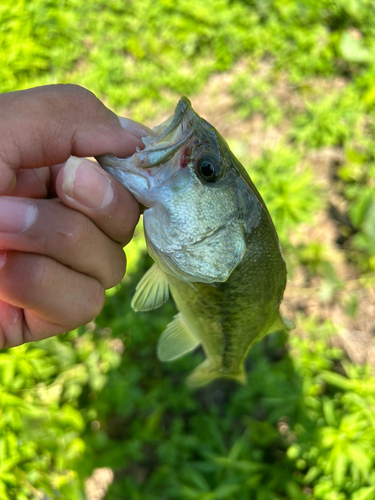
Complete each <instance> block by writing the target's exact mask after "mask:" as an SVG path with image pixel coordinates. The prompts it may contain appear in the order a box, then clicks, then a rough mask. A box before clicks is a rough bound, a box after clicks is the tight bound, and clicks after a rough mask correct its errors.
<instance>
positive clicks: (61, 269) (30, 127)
mask: <svg viewBox="0 0 375 500" xmlns="http://www.w3.org/2000/svg"><path fill="white" fill-rule="evenodd" d="M0 110H1V113H0V349H1V348H3V347H13V346H16V345H19V344H22V343H23V342H29V341H33V340H40V339H43V338H46V337H48V336H51V335H56V334H59V333H63V332H66V331H69V330H71V329H74V328H76V327H78V326H80V325H82V324H85V323H87V322H88V321H90V320H91V319H93V318H94V317H95V316H96V315H97V314H98V313H99V312H100V311H101V309H102V307H103V304H104V300H105V292H104V291H105V289H107V288H110V287H112V286H114V285H115V284H117V283H118V282H119V281H120V280H121V279H122V277H123V275H124V272H125V255H124V252H123V250H122V246H123V245H125V244H126V243H128V242H129V241H130V239H131V237H132V234H133V231H134V227H135V225H136V223H137V221H138V218H139V205H138V203H137V201H136V200H135V199H134V197H133V196H132V195H131V194H130V193H129V191H127V190H126V189H125V188H124V187H123V186H122V185H121V184H120V183H119V182H117V181H116V180H115V179H113V178H112V177H110V176H109V175H108V174H107V173H106V172H105V171H104V170H102V169H101V168H100V167H99V166H98V165H97V164H96V163H94V162H89V161H88V160H81V159H79V158H76V157H85V156H97V155H100V154H104V153H112V154H115V155H116V156H119V157H126V156H129V155H131V154H133V153H134V152H135V149H136V147H140V148H142V147H143V144H142V142H141V140H140V137H141V136H142V135H147V132H146V133H145V132H143V131H142V128H141V126H140V125H139V127H138V126H137V124H134V123H131V122H129V123H128V127H127V128H128V129H129V130H130V132H131V133H129V132H127V131H126V130H124V129H123V128H122V127H121V126H120V124H119V121H118V119H117V117H116V115H114V114H113V113H112V112H111V111H109V110H108V109H107V108H106V107H105V106H104V105H103V104H102V103H101V102H100V101H99V100H98V99H97V98H96V97H95V96H94V95H93V94H91V93H90V92H89V91H87V90H85V89H83V88H81V87H78V86H75V85H53V86H46V87H38V88H35V89H29V90H25V91H19V92H12V93H8V94H2V95H0ZM123 124H124V125H125V126H126V120H125V121H124V122H123ZM129 124H130V125H129ZM143 130H145V128H144V129H143ZM71 155H74V156H73V157H71V158H69V157H70V156H71ZM67 160H68V161H67ZM65 162H66V163H65ZM56 195H57V196H58V198H57V197H56Z"/></svg>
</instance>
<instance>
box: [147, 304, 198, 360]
mask: <svg viewBox="0 0 375 500" xmlns="http://www.w3.org/2000/svg"><path fill="white" fill-rule="evenodd" d="M199 344H200V341H199V340H198V339H197V338H196V337H195V335H194V334H193V333H192V332H191V331H190V329H189V327H188V326H187V325H186V323H185V321H184V318H183V316H182V314H181V313H178V314H177V315H176V316H175V317H174V319H173V321H171V323H169V325H168V326H167V328H166V329H165V331H164V332H163V333H162V334H161V336H160V338H159V342H158V348H157V354H158V358H159V359H160V361H173V360H174V359H178V358H180V357H182V356H184V355H185V354H187V353H188V352H190V351H192V350H194V349H195V348H196V347H198V345H199Z"/></svg>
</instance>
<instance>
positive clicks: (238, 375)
mask: <svg viewBox="0 0 375 500" xmlns="http://www.w3.org/2000/svg"><path fill="white" fill-rule="evenodd" d="M218 378H226V379H231V380H236V382H238V383H240V384H242V385H245V384H246V383H247V379H246V372H245V368H244V366H243V363H242V364H241V366H240V367H239V370H238V371H236V372H228V371H224V370H217V369H214V368H212V366H211V365H210V362H209V360H208V359H206V360H205V361H203V363H201V364H200V365H198V366H197V368H196V369H195V370H194V371H193V373H191V374H190V375H189V377H188V378H187V384H188V385H189V386H190V387H201V386H203V385H206V384H209V383H210V382H212V381H213V380H216V379H218Z"/></svg>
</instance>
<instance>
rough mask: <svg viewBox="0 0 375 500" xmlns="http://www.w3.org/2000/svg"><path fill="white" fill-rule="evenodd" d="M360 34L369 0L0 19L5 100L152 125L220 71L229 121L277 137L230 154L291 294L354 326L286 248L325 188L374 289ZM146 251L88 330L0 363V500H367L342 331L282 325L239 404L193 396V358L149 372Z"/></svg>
mask: <svg viewBox="0 0 375 500" xmlns="http://www.w3.org/2000/svg"><path fill="white" fill-rule="evenodd" d="M140 33H141V35H140ZM374 35H375V7H374V4H373V2H372V0H350V1H347V0H345V1H343V0H319V1H313V0H294V1H292V0H267V1H256V0H254V1H252V0H247V1H245V0H243V1H235V2H230V1H229V0H207V1H206V2H204V3H203V4H202V2H201V1H200V0H189V1H187V0H179V1H177V2H171V1H169V0H162V1H160V2H154V1H151V0H137V1H133V2H131V1H125V0H109V1H106V2H104V1H102V0H99V1H97V2H92V3H90V2H83V1H82V0H69V1H68V0H65V1H62V2H56V0H32V1H29V2H26V1H21V0H18V1H15V2H10V1H5V2H3V3H2V4H1V6H0V91H1V92H7V91H12V90H17V89H22V88H26V87H31V86H35V85H41V84H47V83H56V82H74V83H78V84H81V85H84V86H86V87H88V88H89V89H90V90H92V91H93V92H95V93H96V94H97V95H98V96H99V97H100V98H102V99H104V100H105V102H106V103H107V104H108V105H109V106H110V107H112V108H114V109H115V110H117V111H121V112H122V113H124V114H125V113H126V114H131V115H132V117H133V118H136V119H142V120H146V122H148V121H149V120H151V119H152V120H154V122H157V121H158V117H159V114H161V113H165V112H166V111H168V112H172V110H173V108H174V105H175V103H176V101H177V99H178V97H180V95H181V94H187V95H188V96H190V97H193V98H194V94H196V93H198V92H202V91H203V90H204V89H205V84H206V83H207V81H208V79H209V77H210V75H213V74H220V72H223V71H226V72H227V73H228V74H230V75H231V80H230V83H229V84H228V86H227V88H226V89H225V90H226V91H227V92H228V94H229V96H230V97H231V99H232V100H233V113H234V116H235V118H236V119H237V120H238V121H241V120H242V121H245V122H246V123H249V122H251V120H253V119H255V118H256V117H261V122H260V123H261V125H260V126H261V127H263V128H264V132H265V133H267V131H270V130H275V129H276V130H278V131H279V136H280V139H279V140H278V141H277V144H275V145H274V146H264V147H263V150H262V151H261V153H260V154H258V155H256V154H252V151H249V149H248V140H247V138H246V137H241V136H238V137H230V138H229V142H230V145H231V147H232V148H233V150H234V152H235V153H236V154H237V155H238V157H239V158H240V159H241V161H243V163H244V165H245V166H246V168H248V170H249V172H250V175H251V176H252V178H253V180H254V182H255V184H256V186H257V187H258V188H259V190H260V192H261V194H262V196H263V197H264V199H265V201H266V203H267V206H268V207H269V210H270V212H271V215H272V217H273V219H274V221H275V225H276V227H277V230H278V232H279V234H280V239H281V242H282V246H283V250H284V254H285V258H286V261H287V264H288V270H289V276H290V277H293V276H294V275H295V274H298V272H303V273H304V276H305V277H306V280H307V282H308V283H310V284H313V285H314V283H318V287H317V289H316V290H315V289H313V288H311V289H308V290H309V291H310V292H312V293H314V294H316V295H317V294H318V293H319V296H320V299H321V302H322V303H324V304H326V305H327V307H330V306H332V305H336V306H338V307H339V308H341V309H342V310H345V311H346V313H347V315H348V316H349V317H350V318H353V320H355V318H356V314H357V312H356V311H357V309H358V307H359V305H360V304H359V300H360V299H358V296H357V295H356V294H355V293H354V292H351V291H350V290H349V291H347V290H346V288H345V283H344V282H343V279H342V277H341V276H340V275H339V272H338V270H337V268H336V262H335V257H334V256H332V255H330V252H329V250H327V249H326V248H325V246H324V244H323V243H322V242H321V241H316V240H315V239H314V237H312V238H311V239H310V240H309V241H304V240H303V238H302V239H298V238H299V237H300V235H301V234H302V233H303V231H304V228H306V226H307V227H310V229H311V232H313V228H314V224H316V220H317V214H318V212H321V211H322V210H324V209H325V210H326V213H328V203H329V200H330V192H329V191H330V190H331V191H332V190H333V191H334V193H335V195H336V197H338V199H339V201H340V204H339V208H340V209H341V207H344V208H342V213H341V219H340V220H341V222H340V221H339V220H336V221H335V223H336V224H337V225H338V227H339V233H340V242H339V243H340V247H339V248H340V251H341V253H342V255H343V256H344V259H345V262H346V263H347V264H348V265H351V266H352V267H351V269H352V270H353V272H354V273H355V275H356V277H357V279H358V281H360V282H361V283H362V282H363V283H365V284H366V286H368V287H370V288H373V286H374V280H373V272H374V271H375V244H374V243H375V241H374V234H375V195H374V192H375V191H374V182H375V149H374V146H373V144H374V143H375V141H374V135H375V122H374V119H375V73H374V69H373V68H374V60H375V44H374V41H373V40H374ZM239 59H240V60H242V61H243V64H242V70H241V71H237V70H233V67H234V64H235V62H236V61H238V60H239ZM280 85H282V86H283V89H284V93H281V94H280V92H277V91H276V90H279V89H280ZM285 89H286V93H285ZM193 100H194V99H193ZM241 123H242V122H241ZM214 125H217V127H218V128H219V129H220V124H219V123H218V124H215V123H214ZM327 150H328V151H332V150H334V151H336V152H337V151H338V152H339V153H340V155H341V156H340V157H341V158H342V160H341V161H340V164H339V165H333V166H331V167H330V170H329V172H326V174H327V176H328V177H329V181H327V180H326V181H322V180H321V179H319V176H320V174H319V172H317V171H316V165H315V164H314V161H313V160H311V158H314V154H315V153H316V152H321V151H327ZM327 182H329V185H327ZM305 230H306V229H305ZM296 239H297V240H298V243H297V244H296V243H295V241H296ZM144 250H145V246H144V242H143V237H142V235H141V230H140V229H138V230H137V232H136V236H135V238H134V240H133V242H132V243H131V245H129V247H128V249H127V256H128V261H129V268H128V274H127V276H126V278H125V279H124V281H123V283H121V284H120V285H118V286H117V287H115V288H114V289H112V290H110V291H109V292H108V300H107V303H106V306H105V308H104V310H103V312H102V313H101V314H100V316H99V317H98V318H97V320H96V324H90V325H88V326H87V327H85V328H81V329H79V330H77V331H74V332H70V333H68V334H65V335H62V336H60V337H59V338H52V339H48V340H45V341H42V342H39V343H37V344H29V345H26V346H22V347H18V348H14V349H11V350H7V351H4V352H1V353H0V500H29V499H30V500H37V499H38V498H40V491H44V492H46V493H47V494H48V495H49V496H50V497H51V498H53V499H55V498H56V499H62V500H64V499H69V500H81V499H84V493H83V491H84V487H83V485H84V480H85V479H86V478H87V477H88V476H89V475H90V474H91V473H92V470H93V469H94V468H98V467H104V466H105V467H111V468H113V470H114V471H115V474H116V480H115V481H114V483H113V484H112V485H111V487H110V489H109V491H108V494H107V497H106V499H107V500H119V499H124V498H131V499H132V500H143V499H145V500H153V499H155V500H156V499H160V498H162V499H168V500H169V499H170V500H173V499H176V500H177V499H178V500H179V499H182V500H185V499H186V500H187V499H197V500H216V499H221V498H222V499H226V500H273V499H275V498H277V499H278V500H308V499H314V500H315V499H316V500H349V499H350V500H370V499H372V498H374V496H375V474H374V465H375V433H374V431H373V429H374V423H375V420H374V419H375V414H374V403H375V401H374V398H375V378H374V376H373V373H372V371H371V368H370V367H367V366H362V365H356V364H354V363H351V362H350V361H349V360H348V359H347V356H346V354H345V353H344V352H343V351H342V350H341V349H340V348H338V347H333V345H336V344H335V343H334V342H333V343H332V339H335V338H336V336H337V333H338V332H340V325H338V324H334V323H333V322H332V321H331V320H329V319H327V318H324V317H322V316H321V315H319V312H318V313H317V314H316V315H315V316H312V315H308V314H306V311H299V312H298V311H294V312H295V313H296V317H295V318H294V319H295V322H296V325H297V329H296V330H295V331H293V332H291V333H290V334H289V336H287V334H286V333H285V332H277V333H275V334H273V335H270V336H268V337H266V338H265V339H264V340H263V341H262V342H261V343H259V344H258V345H256V346H255V347H254V349H253V350H252V351H251V353H250V355H249V359H248V361H247V371H248V385H247V386H245V387H238V386H236V385H232V384H230V383H228V384H217V385H213V386H209V387H207V388H204V389H201V390H199V391H195V392H194V391H191V390H190V389H188V388H187V386H186V385H185V378H186V374H187V373H189V371H191V370H192V369H193V368H194V367H195V366H196V365H197V364H198V363H199V362H200V361H201V359H202V356H203V355H202V353H200V352H197V353H194V354H192V355H189V356H187V357H186V358H183V359H181V360H179V361H177V362H175V363H170V364H168V363H167V364H162V363H160V362H159V361H158V360H157V359H156V349H155V348H156V342H157V339H158V336H159V335H160V334H161V332H162V331H163V330H164V328H165V327H166V325H167V324H168V322H169V321H170V320H171V319H172V317H173V315H174V314H175V312H176V310H175V307H174V305H173V304H172V303H171V302H168V303H167V304H166V305H165V306H164V307H163V308H162V309H161V310H158V311H155V312H152V313H144V314H135V313H133V311H132V310H131V308H130V300H131V297H132V294H133V292H134V289H135V286H136V283H137V282H138V281H139V279H140V278H141V276H142V274H143V273H144V271H145V270H146V269H147V267H148V266H149V265H150V262H151V261H150V259H149V258H148V257H147V256H146V255H145V253H144ZM301 293H303V292H301Z"/></svg>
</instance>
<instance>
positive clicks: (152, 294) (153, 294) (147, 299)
mask: <svg viewBox="0 0 375 500" xmlns="http://www.w3.org/2000/svg"><path fill="white" fill-rule="evenodd" d="M168 297H169V285H168V281H167V278H166V276H165V273H164V272H163V271H162V270H161V269H160V268H159V267H158V266H157V265H156V264H154V265H153V266H151V267H150V269H149V270H148V271H147V272H146V274H145V275H144V276H143V277H142V279H141V281H140V282H139V283H138V285H137V288H136V289H135V294H134V297H133V299H132V301H131V306H132V308H133V309H134V311H150V310H151V309H156V308H157V307H160V306H162V305H163V304H164V302H166V300H168Z"/></svg>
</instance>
